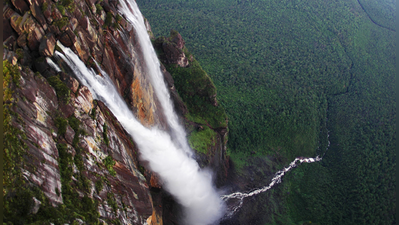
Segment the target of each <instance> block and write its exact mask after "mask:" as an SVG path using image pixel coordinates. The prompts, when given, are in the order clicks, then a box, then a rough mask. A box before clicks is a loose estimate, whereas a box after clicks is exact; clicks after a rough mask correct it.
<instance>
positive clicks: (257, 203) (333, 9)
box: [137, 0, 396, 224]
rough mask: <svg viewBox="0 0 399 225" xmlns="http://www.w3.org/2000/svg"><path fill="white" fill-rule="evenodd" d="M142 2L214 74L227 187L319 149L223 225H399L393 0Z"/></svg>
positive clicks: (161, 30) (261, 177)
mask: <svg viewBox="0 0 399 225" xmlns="http://www.w3.org/2000/svg"><path fill="white" fill-rule="evenodd" d="M137 3H138V5H139V7H140V9H141V11H142V12H143V15H144V16H145V17H146V18H147V19H148V21H149V23H150V24H151V27H152V32H153V33H154V36H155V37H159V36H168V35H169V32H170V30H172V29H174V30H177V31H178V32H179V33H180V34H181V35H182V36H183V37H184V39H185V42H186V48H187V49H189V50H190V52H191V53H193V54H194V55H195V56H196V59H197V61H198V62H200V64H201V66H202V68H203V69H204V70H205V71H206V72H207V73H208V74H209V76H210V77H211V78H212V79H213V82H214V84H215V86H216V88H217V93H218V99H219V103H220V104H221V105H222V106H223V107H224V108H225V110H226V113H227V116H228V128H229V136H228V148H227V151H228V155H229V157H230V159H231V161H232V165H233V166H232V167H233V171H230V172H231V174H232V175H231V177H230V178H231V179H232V180H235V181H234V182H232V184H231V185H233V183H240V180H242V182H244V181H243V180H245V182H244V183H246V186H245V185H244V186H245V187H246V188H248V189H251V188H252V189H253V188H257V187H259V186H261V185H266V184H267V183H268V182H269V180H268V179H269V178H270V175H271V174H272V173H274V172H276V171H277V170H278V169H281V168H283V167H284V166H286V165H287V164H288V163H289V162H290V161H292V160H293V159H294V158H295V157H299V156H304V157H313V156H316V155H324V158H323V160H322V161H321V162H319V163H312V164H306V165H305V164H304V165H301V166H299V167H298V168H296V169H295V170H293V171H292V172H291V173H289V174H288V175H287V176H286V177H284V179H283V181H282V183H281V184H279V185H278V186H276V187H275V188H273V189H272V190H271V191H270V192H268V193H264V194H261V195H260V196H258V197H256V199H255V197H254V198H252V199H250V200H248V202H247V203H246V207H244V208H243V209H242V210H241V212H240V213H238V215H236V217H235V218H234V220H231V221H226V222H224V224H395V223H396V216H395V212H396V198H395V195H396V192H395V188H396V184H395V167H396V161H395V157H396V153H395V143H396V103H395V91H394V88H395V65H396V63H395V62H396V53H395V49H396V43H395V36H396V28H395V26H394V22H395V20H396V18H395V11H396V2H395V1H394V0H335V1H322V0H305V1H299V0H268V1H265V0H213V1H209V0H203V1H196V0H173V1H172V0H137ZM171 69H172V72H171V74H172V76H174V79H175V82H176V85H177V89H178V90H181V88H180V89H179V85H180V84H181V85H182V86H184V82H181V81H179V79H180V78H179V76H178V75H176V74H178V71H175V72H173V68H171ZM179 82H180V83H179ZM179 94H180V95H181V96H182V98H183V99H184V98H185V96H184V95H185V94H184V93H180V92H179ZM328 135H329V136H328ZM329 141H330V143H331V145H330V146H329V148H328V142H329ZM251 176H252V177H251ZM233 186H234V185H233ZM222 223H223V222H222Z"/></svg>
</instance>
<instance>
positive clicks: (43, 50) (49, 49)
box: [39, 34, 56, 57]
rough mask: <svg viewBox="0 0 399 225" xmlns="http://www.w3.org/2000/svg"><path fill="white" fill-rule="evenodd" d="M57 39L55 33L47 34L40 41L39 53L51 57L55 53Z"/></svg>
mask: <svg viewBox="0 0 399 225" xmlns="http://www.w3.org/2000/svg"><path fill="white" fill-rule="evenodd" d="M55 43H56V40H55V38H54V35H53V34H47V35H46V36H44V37H43V38H42V40H41V42H40V46H39V53H40V55H42V56H47V57H51V56H53V54H54V48H55Z"/></svg>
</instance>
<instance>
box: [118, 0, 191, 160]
mask: <svg viewBox="0 0 399 225" xmlns="http://www.w3.org/2000/svg"><path fill="white" fill-rule="evenodd" d="M119 3H120V4H119V8H118V10H119V12H120V13H121V14H123V15H124V16H125V18H126V19H127V20H128V21H129V22H130V23H131V24H132V25H133V27H134V31H135V32H136V34H137V38H138V40H139V43H140V47H141V50H142V52H143V57H144V67H145V69H146V72H147V74H148V75H149V76H150V78H151V83H152V85H153V87H154V91H155V93H156V95H157V97H158V99H159V101H160V103H161V105H162V108H163V110H164V114H165V116H166V119H167V121H168V124H169V126H170V127H171V129H172V135H173V139H174V140H176V141H177V143H178V144H179V145H180V147H181V148H182V149H183V150H184V151H185V152H186V153H187V154H188V155H189V156H190V157H191V156H192V155H193V152H192V151H191V149H190V147H189V146H188V142H187V139H186V132H185V131H184V129H183V127H182V126H181V125H180V123H179V119H178V117H177V115H176V113H175V112H174V109H173V103H172V100H171V98H170V93H169V91H168V89H167V88H166V85H165V82H164V78H163V74H162V71H161V69H160V64H159V59H158V56H157V54H156V53H155V50H154V48H153V47H152V43H151V39H150V37H149V36H148V33H147V29H146V27H145V24H144V17H143V15H142V14H141V12H140V10H139V7H138V6H137V4H136V1H134V0H124V1H119Z"/></svg>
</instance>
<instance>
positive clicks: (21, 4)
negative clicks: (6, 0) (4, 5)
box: [11, 0, 29, 14]
mask: <svg viewBox="0 0 399 225" xmlns="http://www.w3.org/2000/svg"><path fill="white" fill-rule="evenodd" d="M11 2H12V4H13V5H14V6H15V8H16V9H17V10H18V11H19V12H20V13H22V14H24V13H25V12H26V11H28V10H29V6H28V4H26V2H25V1H24V0H11Z"/></svg>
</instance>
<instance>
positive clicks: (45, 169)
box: [3, 0, 227, 224]
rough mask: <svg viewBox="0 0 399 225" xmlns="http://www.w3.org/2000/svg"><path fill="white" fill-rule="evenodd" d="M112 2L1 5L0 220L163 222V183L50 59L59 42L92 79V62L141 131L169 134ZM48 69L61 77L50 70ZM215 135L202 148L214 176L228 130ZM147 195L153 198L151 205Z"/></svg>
mask: <svg viewBox="0 0 399 225" xmlns="http://www.w3.org/2000/svg"><path fill="white" fill-rule="evenodd" d="M117 4H118V2H117V1H111V0H101V1H95V0H88V1H81V0H75V1H74V0H61V1H56V0H54V1H51V0H29V1H24V0H12V1H11V2H6V3H5V5H4V10H3V26H4V29H3V31H4V32H3V33H4V34H3V40H4V42H3V45H4V46H5V49H4V54H3V73H4V82H3V88H4V91H3V101H4V111H3V114H4V126H5V140H4V144H5V149H4V155H5V164H4V166H5V168H4V173H3V174H4V175H5V176H4V179H3V183H4V184H5V188H4V189H3V194H4V195H5V208H4V210H5V213H4V215H5V221H11V222H13V223H14V224H25V223H31V222H35V221H42V222H46V221H48V222H53V223H73V222H76V223H81V222H82V221H84V222H86V223H88V224H93V223H96V222H98V221H104V222H107V223H116V221H119V222H120V223H122V224H144V223H146V222H147V223H148V224H162V223H163V222H162V207H161V205H162V202H163V200H162V198H163V197H162V196H159V194H156V193H159V192H160V191H161V192H162V181H160V180H159V179H158V178H157V176H156V175H155V174H153V173H152V172H151V171H149V170H147V169H146V168H145V162H140V161H139V154H140V153H139V149H137V147H136V146H135V144H134V141H133V140H132V139H131V137H130V136H129V135H127V133H126V132H125V130H124V129H123V127H122V126H121V125H120V124H119V123H118V121H117V120H116V119H115V117H114V116H113V115H112V113H111V112H110V111H109V110H108V109H107V107H106V106H105V105H104V104H103V103H101V102H100V101H95V100H93V97H92V94H91V93H90V91H89V90H88V88H87V87H85V86H83V85H82V84H80V83H79V81H78V80H77V79H75V78H74V76H73V73H72V72H71V71H70V68H68V67H67V66H66V65H65V63H63V62H62V60H60V59H57V58H56V57H55V56H54V51H55V50H57V47H56V44H57V41H59V42H60V43H62V44H63V45H64V46H67V47H70V48H71V49H72V50H73V51H74V52H75V53H76V54H77V55H79V57H80V59H81V60H82V61H84V62H85V63H86V65H87V66H88V67H92V68H93V69H94V70H96V71H97V72H98V73H99V69H98V68H97V66H96V63H98V64H99V66H100V67H101V69H102V70H104V71H105V72H107V73H108V74H109V75H110V77H111V79H112V81H113V82H114V84H115V85H116V87H117V89H118V91H119V94H120V95H121V96H123V97H124V99H125V100H126V102H127V103H128V105H130V107H131V109H132V111H133V112H134V113H135V115H136V117H137V118H139V119H140V121H141V122H142V123H143V124H144V125H145V126H153V125H157V126H159V127H163V128H164V129H168V128H167V125H166V123H165V119H164V116H163V114H162V108H161V106H160V104H159V101H158V99H157V98H156V96H155V94H154V88H153V87H152V85H151V83H150V82H149V77H147V75H146V74H145V73H143V68H142V66H141V62H142V55H141V50H140V47H139V46H138V44H137V40H136V38H135V31H134V29H133V27H132V26H131V25H130V24H129V23H128V22H126V21H125V20H124V18H122V17H121V16H120V15H119V14H118V11H117V7H118V6H117ZM146 25H147V27H148V29H149V33H151V31H150V28H149V25H148V24H146ZM180 37H181V36H180ZM183 46H184V43H183ZM171 51H172V52H173V51H174V50H173V49H171ZM172 56H173V57H172V58H173V60H175V58H176V57H175V56H174V55H172ZM177 57H178V59H177V60H178V65H179V66H183V67H187V66H188V64H189V62H188V60H187V58H186V59H184V57H183V58H182V57H180V58H179V56H177ZM171 60H172V59H171ZM53 61H54V62H57V63H58V65H57V66H58V67H59V68H60V69H61V71H57V70H56V69H54V68H55V67H54V66H51V65H50V64H51V63H52V62H53ZM168 63H173V62H172V61H171V62H168ZM163 71H164V74H165V81H167V84H168V87H169V89H170V90H171V91H172V94H171V96H172V98H173V100H174V103H175V108H176V110H177V111H178V112H179V113H180V115H181V119H182V121H186V122H187V124H190V123H191V126H189V125H188V126H187V129H188V130H189V131H190V129H191V128H190V127H193V126H197V127H198V126H200V125H198V123H194V125H192V124H193V122H190V121H189V120H187V119H185V117H184V115H185V114H187V113H188V109H187V107H186V105H185V103H184V102H183V101H182V99H181V98H180V97H179V94H178V93H177V91H179V90H177V91H176V88H175V86H174V81H173V78H172V76H171V75H170V74H169V73H168V72H167V71H166V70H165V68H163ZM212 98H215V96H213V97H212ZM215 102H216V100H215ZM226 126H227V125H226ZM218 129H219V132H217V133H218V136H217V138H216V139H213V141H212V142H210V144H208V146H207V148H208V149H210V151H209V152H208V153H207V154H204V155H203V156H202V157H201V159H202V161H204V162H205V163H204V164H206V165H207V166H211V167H214V168H216V169H218V168H225V167H226V165H223V166H221V165H220V164H223V163H224V162H225V161H226V160H225V157H226V156H225V154H224V153H225V134H226V127H224V128H218ZM215 130H217V129H215ZM191 132H192V129H191ZM141 165H143V166H144V167H143V166H141ZM218 170H219V169H218ZM223 170H224V169H223ZM218 174H223V172H222V173H219V172H218ZM221 177H223V175H218V179H221ZM150 189H151V190H155V192H156V193H155V192H153V197H152V196H151V191H150ZM163 211H164V213H166V214H167V213H168V212H167V209H163Z"/></svg>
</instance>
